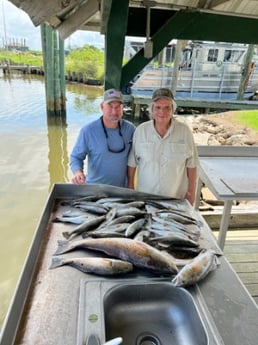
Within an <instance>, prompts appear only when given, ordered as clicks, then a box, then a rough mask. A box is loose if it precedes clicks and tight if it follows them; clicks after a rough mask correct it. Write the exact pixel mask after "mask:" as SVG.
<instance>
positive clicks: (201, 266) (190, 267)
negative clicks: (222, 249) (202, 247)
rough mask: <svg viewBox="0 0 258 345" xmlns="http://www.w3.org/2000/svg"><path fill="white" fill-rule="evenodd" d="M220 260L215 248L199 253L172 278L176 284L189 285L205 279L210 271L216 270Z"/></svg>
mask: <svg viewBox="0 0 258 345" xmlns="http://www.w3.org/2000/svg"><path fill="white" fill-rule="evenodd" d="M218 265H219V260H218V258H217V255H216V253H215V252H214V251H213V250H206V251H205V252H201V253H200V254H198V255H197V256H196V257H195V258H194V259H193V260H192V262H190V263H188V264H186V265H185V266H184V267H183V268H182V269H181V270H180V271H179V272H178V274H177V275H176V276H175V278H174V279H173V280H172V283H173V284H174V285H175V286H189V285H193V284H195V283H198V282H199V281H200V280H202V279H204V278H205V277H206V276H207V275H208V273H209V272H211V271H213V270H215V269H216V268H217V267H218Z"/></svg>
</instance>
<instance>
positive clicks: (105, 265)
mask: <svg viewBox="0 0 258 345" xmlns="http://www.w3.org/2000/svg"><path fill="white" fill-rule="evenodd" d="M65 265H69V266H71V267H74V268H76V269H78V270H80V271H81V272H83V273H94V274H97V275H108V276H110V275H111V276H112V275H117V274H124V273H128V272H131V271H133V265H132V264H131V263H130V262H126V261H122V260H117V259H110V258H96V257H83V258H65V257H61V256H54V257H53V258H52V263H51V265H50V267H49V269H53V268H57V267H61V266H65Z"/></svg>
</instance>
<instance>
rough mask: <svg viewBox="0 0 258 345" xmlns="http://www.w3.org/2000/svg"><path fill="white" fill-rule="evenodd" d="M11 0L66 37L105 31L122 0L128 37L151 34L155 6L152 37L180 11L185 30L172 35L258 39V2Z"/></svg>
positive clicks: (235, 39) (249, 40)
mask: <svg viewBox="0 0 258 345" xmlns="http://www.w3.org/2000/svg"><path fill="white" fill-rule="evenodd" d="M10 1H11V2H12V3H13V4H14V5H16V6H17V7H18V8H20V9H22V10H24V11H25V12H26V13H27V14H28V15H29V17H30V18H31V20H32V22H33V24H34V25H35V26H38V25H40V24H42V23H44V22H45V23H49V24H50V25H51V26H52V27H53V28H56V29H57V30H58V31H59V33H60V36H61V37H62V38H67V37H68V36H70V35H71V34H72V33H73V32H75V31H76V30H90V31H99V32H101V33H102V34H106V32H107V26H108V23H109V20H110V18H111V17H112V12H113V7H115V8H117V5H118V2H119V3H121V4H122V3H123V4H122V6H121V8H124V6H125V5H126V6H127V7H128V17H127V30H126V35H127V36H143V37H144V36H146V22H147V11H148V9H150V33H151V35H153V34H154V33H155V32H156V31H157V30H159V28H160V26H161V25H162V23H163V24H164V23H165V22H166V21H168V20H169V19H171V18H172V17H175V19H176V14H177V13H180V14H182V16H179V18H181V22H180V32H178V31H176V32H171V38H183V39H192V38H193V39H205V40H216V41H231V42H234V41H237V42H242V43H258V34H257V32H258V28H257V26H258V20H257V19H258V0H174V1H169V0H167V1H166V0H163V1H161V0H155V1H154V0H145V1H141V0H44V1H42V0H10ZM115 3H116V4H115ZM114 5H115V6H114ZM112 18H114V17H112ZM225 21H227V22H228V23H229V26H227V25H226V26H224V24H223V25H222V26H221V24H222V23H225ZM230 28H231V30H230ZM225 31H227V35H226V32H225ZM230 31H231V32H230ZM192 35H193V36H194V37H191V36H192ZM227 37H228V38H227ZM238 37H239V38H238Z"/></svg>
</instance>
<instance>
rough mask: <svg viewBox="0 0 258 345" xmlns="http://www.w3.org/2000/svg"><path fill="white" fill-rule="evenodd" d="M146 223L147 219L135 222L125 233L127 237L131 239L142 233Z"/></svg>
mask: <svg viewBox="0 0 258 345" xmlns="http://www.w3.org/2000/svg"><path fill="white" fill-rule="evenodd" d="M145 222H146V219H145V218H140V219H137V220H136V221H134V222H133V223H131V224H129V226H128V227H127V229H126V231H125V236H126V237H130V236H133V235H134V234H135V233H136V232H138V231H140V230H141V229H142V227H143V225H144V223H145Z"/></svg>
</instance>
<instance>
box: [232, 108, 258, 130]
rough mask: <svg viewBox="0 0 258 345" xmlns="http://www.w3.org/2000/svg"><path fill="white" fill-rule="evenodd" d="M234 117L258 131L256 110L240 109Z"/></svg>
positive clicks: (257, 111) (257, 113) (257, 112)
mask: <svg viewBox="0 0 258 345" xmlns="http://www.w3.org/2000/svg"><path fill="white" fill-rule="evenodd" d="M235 118H236V120H237V121H239V122H241V123H243V124H244V125H245V126H247V127H250V128H252V129H255V130H257V131H258V110H248V111H240V112H239V113H238V114H236V117H235Z"/></svg>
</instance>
